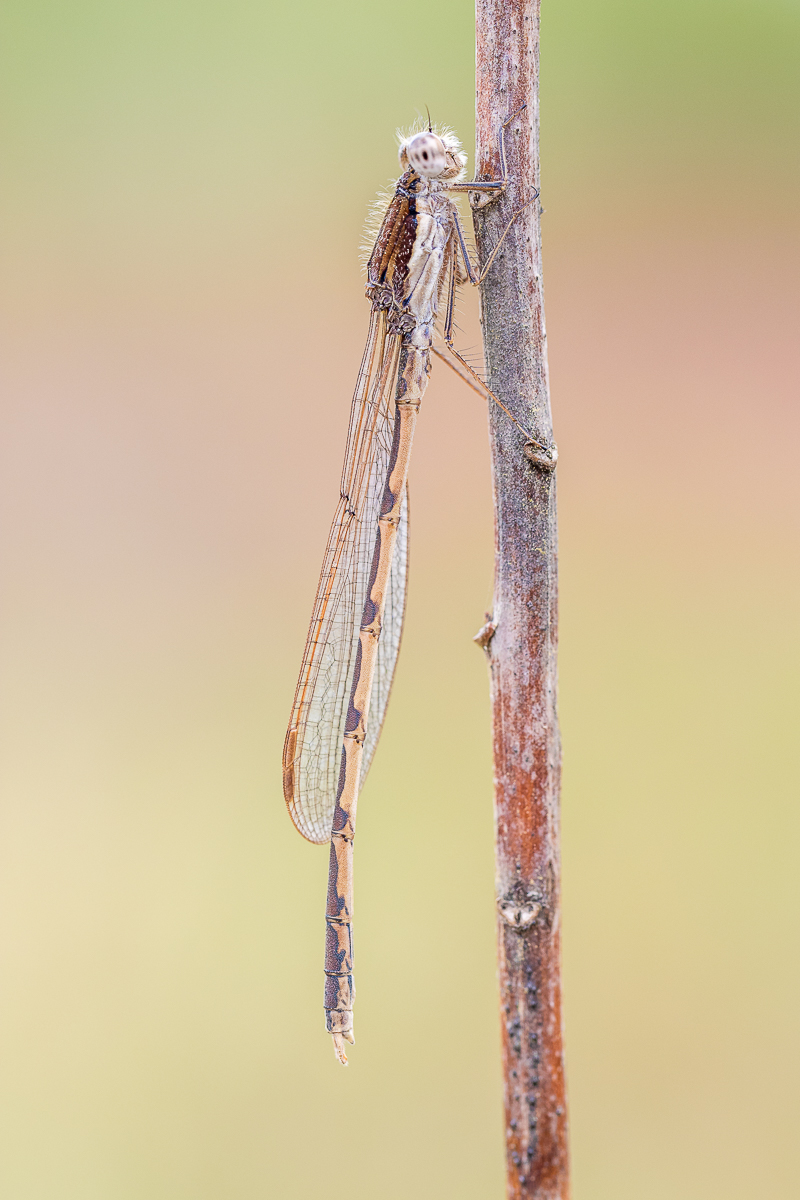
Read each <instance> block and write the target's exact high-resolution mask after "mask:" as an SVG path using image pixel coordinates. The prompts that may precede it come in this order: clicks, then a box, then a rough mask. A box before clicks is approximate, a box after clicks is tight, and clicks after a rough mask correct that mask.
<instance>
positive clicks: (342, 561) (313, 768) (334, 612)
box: [284, 310, 400, 842]
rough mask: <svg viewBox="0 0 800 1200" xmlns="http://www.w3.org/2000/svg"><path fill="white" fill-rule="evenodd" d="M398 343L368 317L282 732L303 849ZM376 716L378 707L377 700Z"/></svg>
mask: <svg viewBox="0 0 800 1200" xmlns="http://www.w3.org/2000/svg"><path fill="white" fill-rule="evenodd" d="M399 353H400V337H399V335H397V334H387V332H386V317H385V313H383V312H382V311H377V310H376V311H373V313H372V316H371V320H370V332H369V337H368V340H367V346H366V349H365V351H364V358H363V360H362V364H361V370H360V372H359V377H358V381H357V384H356V391H355V395H354V396H353V404H352V409H351V413H350V427H349V430H348V436H347V453H346V457H345V463H344V470H343V472H342V482H341V497H340V500H339V504H338V506H337V509H336V513H335V515H334V518H333V524H332V526H331V531H330V535H329V537H328V545H327V548H326V551H325V559H324V562H323V567H322V574H321V576H320V582H319V587H318V589H317V596H316V599H315V601H314V611H313V615H312V618H311V626H310V628H309V633H308V640H307V642H306V649H305V653H304V655H303V664H302V668H301V671H300V679H299V681H298V684H297V691H296V693H295V702H294V707H293V710H292V718H291V721H290V725H289V732H288V734H287V736H286V744H285V746H284V794H285V796H286V803H287V805H288V807H289V812H290V814H291V817H292V820H293V821H294V823H295V825H296V826H297V828H298V830H299V831H300V833H302V834H303V836H304V837H307V838H308V839H309V840H310V841H312V842H325V841H327V840H328V838H329V837H330V832H331V822H332V819H333V810H334V806H335V802H336V785H337V781H338V777H339V766H340V759H341V750H342V736H343V733H344V722H345V717H346V715H347V704H348V700H349V696H350V686H351V683H352V678H353V671H354V667H355V655H356V649H357V646H358V638H359V628H360V625H361V614H362V611H363V608H364V601H365V599H366V594H367V585H368V581H369V572H370V566H371V563H372V554H373V548H374V545H375V538H376V536H377V531H378V525H377V522H378V515H379V512H380V504H381V498H382V495H383V489H384V484H385V480H386V473H387V469H388V464H389V458H390V453H391V448H392V438H393V432H394V394H395V388H396V383H397V368H398V360H399ZM384 708H385V701H384Z"/></svg>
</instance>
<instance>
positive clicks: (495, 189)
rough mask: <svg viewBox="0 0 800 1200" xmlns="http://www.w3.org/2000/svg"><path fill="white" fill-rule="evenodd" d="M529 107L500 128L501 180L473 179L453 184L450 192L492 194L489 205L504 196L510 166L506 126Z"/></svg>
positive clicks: (525, 106)
mask: <svg viewBox="0 0 800 1200" xmlns="http://www.w3.org/2000/svg"><path fill="white" fill-rule="evenodd" d="M527 107H528V106H527V104H523V105H522V107H521V108H518V109H517V111H516V112H515V113H512V114H511V116H510V117H507V118H506V120H505V121H503V124H502V125H501V126H500V136H499V138H498V141H499V143H500V178H499V179H486V180H480V179H471V180H470V181H469V182H468V183H453V184H451V185H450V187H449V188H448V191H450V192H489V193H490V194H489V195H488V196H487V197H486V203H487V204H488V203H490V202H491V201H492V200H493V199H494V198H496V197H497V196H500V195H502V193H503V192H504V191H505V189H506V183H507V182H508V166H507V164H506V126H508V125H510V124H511V122H512V121H513V120H514V119H515V118H516V117H518V116H519V114H520V113H521V112H522V111H523V110H524V109H526V108H527Z"/></svg>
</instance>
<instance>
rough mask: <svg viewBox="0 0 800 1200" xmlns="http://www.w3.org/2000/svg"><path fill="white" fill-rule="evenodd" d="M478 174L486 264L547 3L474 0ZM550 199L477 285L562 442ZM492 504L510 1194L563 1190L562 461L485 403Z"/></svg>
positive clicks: (534, 156) (523, 189)
mask: <svg viewBox="0 0 800 1200" xmlns="http://www.w3.org/2000/svg"><path fill="white" fill-rule="evenodd" d="M476 28H477V76H476V78H477V139H478V154H477V171H476V177H477V178H481V179H485V178H495V177H497V175H498V174H499V168H500V163H499V159H498V131H499V129H500V126H501V125H502V124H503V122H504V121H505V120H506V119H507V118H508V117H509V116H510V115H511V114H512V113H514V112H516V111H517V110H519V109H521V108H522V106H523V105H526V107H525V108H524V109H523V111H521V112H520V113H519V116H518V117H517V118H516V119H515V120H514V121H512V122H511V124H510V125H509V126H508V128H507V131H506V157H507V160H508V173H509V184H508V188H507V191H506V193H505V195H504V196H503V197H502V198H501V199H500V200H499V201H498V202H497V203H494V204H491V205H488V206H486V207H485V208H476V209H475V210H474V217H475V230H476V238H477V242H478V249H479V253H480V260H481V261H485V260H486V258H487V257H488V255H489V253H490V252H491V249H492V247H493V246H494V245H495V244H496V243H497V240H498V239H499V237H500V235H501V233H502V231H503V229H504V228H505V226H506V224H507V223H508V221H509V220H510V219H511V217H512V215H513V214H514V213H515V212H516V211H517V210H518V209H520V208H522V206H524V205H525V204H527V203H528V202H529V201H530V200H531V197H532V196H533V194H534V192H535V190H536V189H537V188H538V187H539V91H538V87H539V0H477V4H476ZM539 218H540V206H539V202H538V201H536V202H535V203H534V204H532V205H530V206H529V207H527V208H526V209H525V211H524V212H523V213H522V214H521V215H520V216H519V218H518V219H517V220H516V222H515V224H514V226H513V228H512V229H511V231H510V233H509V235H508V238H507V240H506V242H505V243H504V245H503V248H502V249H501V251H500V254H499V256H498V258H497V260H496V261H495V264H494V265H493V267H492V269H491V271H490V272H489V274H488V276H487V278H486V281H485V283H484V285H483V288H482V292H481V317H482V322H483V339H484V347H485V353H486V367H487V371H488V382H489V386H490V387H491V388H492V390H493V391H494V392H495V393H496V395H497V396H498V397H499V398H500V399H501V400H502V401H503V403H504V404H506V405H507V406H508V408H509V409H510V410H511V412H512V413H514V415H515V416H516V417H517V419H518V420H519V422H520V424H521V425H523V426H524V427H525V428H526V429H528V430H529V431H530V432H531V434H532V435H533V437H534V438H535V439H537V440H538V441H539V442H542V443H544V444H546V445H552V443H553V431H552V420H551V413H550V397H549V387H548V375H547V349H546V339H545V323H544V298H543V290H542V256H541V236H540V221H539ZM489 424H490V437H491V449H492V472H493V485H494V504H495V591H494V611H493V613H492V616H491V620H490V622H489V623H488V624H487V626H486V627H484V629H483V630H482V631H481V635H480V640H481V644H482V645H484V649H485V652H486V654H487V656H488V659H489V668H490V675H491V690H492V719H493V750H494V790H495V823H496V870H497V910H498V953H499V976H500V1006H501V1018H502V1047H503V1071H504V1080H505V1115H506V1155H507V1194H508V1196H509V1197H511V1198H514V1200H523V1198H524V1200H531V1198H533V1197H535V1198H536V1200H566V1198H567V1197H568V1195H569V1177H568V1158H567V1114H566V1094H565V1078H564V1060H563V1045H562V1025H561V982H560V965H561V945H560V940H561V939H560V932H561V926H560V904H559V898H560V853H559V790H560V767H561V748H560V740H559V732H558V718H557V712H556V688H557V680H556V649H557V634H558V625H557V551H558V542H557V527H556V478H555V477H556V472H555V470H548V469H546V468H544V467H542V466H539V465H537V464H536V463H535V462H532V461H530V459H529V458H528V457H527V456H526V453H525V449H524V446H525V438H524V436H523V435H522V434H521V432H520V430H519V429H518V428H517V427H516V426H515V425H514V424H513V423H512V421H510V420H509V419H508V417H507V416H506V414H505V413H504V412H503V411H502V410H501V409H500V408H499V407H498V406H497V405H496V404H491V403H490V405H489Z"/></svg>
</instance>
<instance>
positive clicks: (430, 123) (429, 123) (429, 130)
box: [425, 104, 433, 133]
mask: <svg viewBox="0 0 800 1200" xmlns="http://www.w3.org/2000/svg"><path fill="white" fill-rule="evenodd" d="M425 112H426V113H427V114H428V133H433V122H432V121H431V110H430V109H429V108H428V106H427V104H426V105H425Z"/></svg>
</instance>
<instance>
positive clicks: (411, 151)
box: [406, 133, 447, 179]
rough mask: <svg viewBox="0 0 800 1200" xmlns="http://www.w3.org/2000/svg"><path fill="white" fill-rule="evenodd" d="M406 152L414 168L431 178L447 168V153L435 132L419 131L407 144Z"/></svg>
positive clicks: (420, 173)
mask: <svg viewBox="0 0 800 1200" xmlns="http://www.w3.org/2000/svg"><path fill="white" fill-rule="evenodd" d="M406 154H407V155H408V161H409V162H410V163H411V166H412V167H413V168H414V170H415V171H416V172H417V173H418V174H419V175H426V176H427V177H428V178H429V179H433V178H434V177H435V176H436V175H441V173H442V171H445V170H447V154H446V152H445V148H444V145H443V144H442V139H441V138H438V137H437V136H436V134H435V133H418V134H417V135H416V137H413V138H412V139H411V141H410V142H409V143H408V145H407V146H406Z"/></svg>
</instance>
